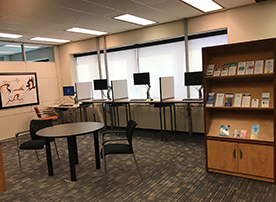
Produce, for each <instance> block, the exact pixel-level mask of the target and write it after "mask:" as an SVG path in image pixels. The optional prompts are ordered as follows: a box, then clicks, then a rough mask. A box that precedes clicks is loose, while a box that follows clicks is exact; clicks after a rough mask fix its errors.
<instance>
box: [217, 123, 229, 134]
mask: <svg viewBox="0 0 276 202" xmlns="http://www.w3.org/2000/svg"><path fill="white" fill-rule="evenodd" d="M229 130H230V125H227V126H225V125H221V126H220V130H219V136H229Z"/></svg>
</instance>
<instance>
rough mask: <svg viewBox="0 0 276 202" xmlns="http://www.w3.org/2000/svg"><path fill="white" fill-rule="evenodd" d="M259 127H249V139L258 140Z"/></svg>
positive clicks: (255, 125) (254, 125) (253, 125)
mask: <svg viewBox="0 0 276 202" xmlns="http://www.w3.org/2000/svg"><path fill="white" fill-rule="evenodd" d="M259 131H260V125H258V124H252V126H251V136H250V138H251V139H259Z"/></svg>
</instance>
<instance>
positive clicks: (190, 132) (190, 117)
mask: <svg viewBox="0 0 276 202" xmlns="http://www.w3.org/2000/svg"><path fill="white" fill-rule="evenodd" d="M187 110H188V125H189V136H192V134H193V126H192V113H191V106H190V103H188V109H187Z"/></svg>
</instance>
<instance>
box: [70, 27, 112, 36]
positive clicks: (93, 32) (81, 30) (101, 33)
mask: <svg viewBox="0 0 276 202" xmlns="http://www.w3.org/2000/svg"><path fill="white" fill-rule="evenodd" d="M66 31H68V32H77V33H83V34H92V35H104V34H107V32H100V31H95V30H90V29H83V28H78V27H73V28H70V29H67V30H66Z"/></svg>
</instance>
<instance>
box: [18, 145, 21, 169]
mask: <svg viewBox="0 0 276 202" xmlns="http://www.w3.org/2000/svg"><path fill="white" fill-rule="evenodd" d="M17 152H18V162H19V170H20V171H21V170H22V168H21V160H20V151H19V148H17Z"/></svg>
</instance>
